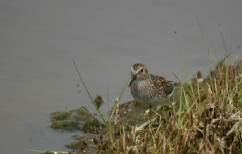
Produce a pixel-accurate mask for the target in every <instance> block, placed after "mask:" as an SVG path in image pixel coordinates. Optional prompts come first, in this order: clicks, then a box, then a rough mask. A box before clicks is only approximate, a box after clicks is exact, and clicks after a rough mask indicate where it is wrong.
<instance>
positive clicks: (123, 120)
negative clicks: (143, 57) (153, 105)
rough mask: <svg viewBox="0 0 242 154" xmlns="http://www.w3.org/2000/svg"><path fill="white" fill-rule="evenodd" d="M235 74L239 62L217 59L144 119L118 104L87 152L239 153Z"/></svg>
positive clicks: (240, 78)
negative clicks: (205, 72)
mask: <svg viewBox="0 0 242 154" xmlns="http://www.w3.org/2000/svg"><path fill="white" fill-rule="evenodd" d="M241 70H242V62H240V63H239V64H237V65H236V66H229V65H226V64H225V63H224V60H222V61H220V62H218V63H217V65H216V67H215V70H213V71H211V73H210V74H209V75H208V76H207V77H206V78H201V77H199V79H198V78H194V79H193V80H192V81H191V82H190V83H181V84H180V85H181V87H180V89H179V91H178V92H177V93H176V94H175V95H174V97H173V98H171V99H170V100H169V101H168V104H169V106H168V107H166V108H165V107H162V108H161V109H160V110H151V112H150V113H148V114H144V112H145V110H146V109H147V108H145V107H144V108H143V107H141V106H140V104H137V102H129V103H125V104H122V105H119V104H118V105H117V106H116V107H115V109H114V110H113V112H111V113H112V114H111V116H112V118H111V120H109V121H108V122H109V123H110V124H111V126H110V127H109V128H106V131H104V132H102V133H101V134H99V135H100V136H102V137H100V136H99V135H97V136H95V137H92V138H93V148H95V149H96V151H98V152H99V153H110V152H111V153H178V154H179V153H204V154H205V153H206V154H207V153H241V149H242V148H241V147H242V146H241V139H242V110H241V104H242V99H241V98H242V75H241V74H242V71H241ZM138 108H140V110H135V109H138ZM132 113H133V114H132ZM110 138H112V140H111V139H110ZM77 141H80V138H79V139H78V140H77ZM111 142H112V143H111ZM75 149H78V147H75Z"/></svg>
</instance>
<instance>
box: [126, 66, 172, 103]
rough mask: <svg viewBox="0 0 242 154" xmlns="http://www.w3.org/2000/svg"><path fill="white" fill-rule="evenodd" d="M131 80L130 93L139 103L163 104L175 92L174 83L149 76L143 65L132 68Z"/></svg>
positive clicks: (160, 77)
mask: <svg viewBox="0 0 242 154" xmlns="http://www.w3.org/2000/svg"><path fill="white" fill-rule="evenodd" d="M131 78H132V79H131V82H130V92H131V94H132V96H133V97H134V98H135V99H136V100H137V101H139V102H145V103H156V102H162V101H164V100H166V99H167V98H169V97H170V96H171V95H172V93H173V91H174V82H172V81H168V80H166V79H165V78H164V77H162V76H156V75H152V74H149V72H148V69H147V68H146V67H145V65H144V64H141V63H137V64H134V65H133V66H132V68H131Z"/></svg>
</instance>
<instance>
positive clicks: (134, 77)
mask: <svg viewBox="0 0 242 154" xmlns="http://www.w3.org/2000/svg"><path fill="white" fill-rule="evenodd" d="M136 78H137V76H136V75H132V76H131V80H130V83H129V87H130V86H131V84H132V83H133V81H134V80H136Z"/></svg>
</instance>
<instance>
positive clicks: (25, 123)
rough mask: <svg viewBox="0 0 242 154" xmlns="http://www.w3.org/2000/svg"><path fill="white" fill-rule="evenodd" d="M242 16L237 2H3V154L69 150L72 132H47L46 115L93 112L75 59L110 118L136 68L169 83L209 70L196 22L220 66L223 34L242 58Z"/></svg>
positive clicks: (0, 147) (0, 103)
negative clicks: (110, 110) (79, 109)
mask: <svg viewBox="0 0 242 154" xmlns="http://www.w3.org/2000/svg"><path fill="white" fill-rule="evenodd" d="M241 16H242V1H235V0H232V1H227V0H213V1H210V0H203V1H199V0H149V1H147V0H122V1H118V0H82V1H74V0H73V1H64V0H52V1H47V0H42V1H30V0H29V1H26V0H11V1H7V0H1V2H0V34H1V35H0V85H1V86H0V98H1V99H0V123H1V131H0V153H11V154H19V153H23V154H30V153H32V152H31V151H29V149H35V150H43V149H48V150H64V147H63V145H64V144H65V143H68V142H70V140H71V135H73V134H75V133H58V132H55V131H53V130H51V129H50V128H49V124H50V121H49V117H48V115H49V113H51V112H54V111H57V110H68V109H73V108H77V107H80V106H82V105H84V106H86V107H88V108H89V109H90V110H92V111H93V107H92V106H91V105H90V102H89V101H88V97H87V95H86V93H85V91H84V90H83V89H80V90H79V91H78V88H77V84H78V79H77V76H76V73H75V71H74V69H73V65H72V59H75V60H76V62H77V64H78V66H79V68H80V71H81V73H82V75H83V77H84V79H85V81H86V83H87V85H88V87H89V88H90V90H91V91H92V93H93V94H100V95H102V96H103V97H104V98H105V100H106V96H107V91H108V95H109V102H108V103H106V104H105V106H104V107H103V110H104V111H107V110H108V108H109V107H110V106H111V105H112V102H113V100H114V99H115V97H116V96H118V94H119V92H120V90H121V88H122V87H123V85H124V84H125V82H127V80H128V76H129V74H130V73H129V69H130V66H131V65H132V64H133V63H136V62H142V63H144V64H146V65H147V67H148V68H150V71H151V72H152V73H154V74H159V75H163V76H165V77H167V78H169V79H171V80H173V79H174V77H173V75H172V73H176V74H178V75H182V74H183V76H184V78H185V79H188V78H189V77H191V74H192V73H193V72H195V71H196V70H202V71H203V72H207V70H208V69H209V68H212V66H213V63H211V62H210V60H209V56H208V52H207V48H206V43H205V42H206V41H205V39H204V38H203V37H202V35H201V32H200V29H199V26H198V22H197V21H198V20H199V21H200V23H201V24H202V27H203V29H204V30H205V31H206V34H207V36H206V38H207V39H208V40H209V42H210V43H211V44H212V45H213V48H214V50H215V53H216V54H217V56H218V57H219V58H221V57H222V56H223V54H224V49H223V45H222V43H221V42H222V41H221V35H220V33H221V32H223V34H224V38H225V40H226V41H227V42H228V44H229V46H230V47H231V49H232V51H233V52H234V53H235V55H238V56H242V52H241V48H240V47H241V46H242V43H241V42H242V30H241V27H242V20H241ZM130 99H131V96H130V94H129V91H128V90H127V91H126V93H125V96H124V97H123V99H122V100H123V101H127V100H130Z"/></svg>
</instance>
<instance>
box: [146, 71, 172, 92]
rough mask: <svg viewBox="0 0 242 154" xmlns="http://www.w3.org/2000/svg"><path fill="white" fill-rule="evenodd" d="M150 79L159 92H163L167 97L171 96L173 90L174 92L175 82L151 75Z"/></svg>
mask: <svg viewBox="0 0 242 154" xmlns="http://www.w3.org/2000/svg"><path fill="white" fill-rule="evenodd" d="M150 77H151V80H152V81H153V83H154V85H155V87H156V88H157V89H158V91H159V92H161V93H163V94H165V95H169V94H171V93H172V92H173V90H174V82H173V81H167V80H166V79H165V78H164V77H162V76H156V75H150Z"/></svg>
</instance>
